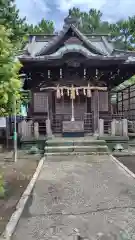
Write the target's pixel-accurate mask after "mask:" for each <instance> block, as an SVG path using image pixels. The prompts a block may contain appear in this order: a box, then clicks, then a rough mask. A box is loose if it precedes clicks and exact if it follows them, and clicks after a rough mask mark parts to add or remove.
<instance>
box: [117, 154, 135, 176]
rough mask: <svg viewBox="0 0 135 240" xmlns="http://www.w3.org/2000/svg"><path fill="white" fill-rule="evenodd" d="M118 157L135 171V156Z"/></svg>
mask: <svg viewBox="0 0 135 240" xmlns="http://www.w3.org/2000/svg"><path fill="white" fill-rule="evenodd" d="M117 159H118V160H119V161H120V162H121V163H123V164H124V165H125V166H126V167H128V168H129V169H130V171H132V172H133V173H135V156H121V157H117Z"/></svg>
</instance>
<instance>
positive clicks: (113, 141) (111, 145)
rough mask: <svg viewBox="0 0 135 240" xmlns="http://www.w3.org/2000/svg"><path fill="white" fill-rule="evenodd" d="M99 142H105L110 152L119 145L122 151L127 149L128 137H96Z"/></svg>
mask: <svg viewBox="0 0 135 240" xmlns="http://www.w3.org/2000/svg"><path fill="white" fill-rule="evenodd" d="M98 139H100V140H105V141H106V144H107V146H108V147H109V149H110V150H111V151H112V150H113V148H114V147H115V145H116V144H118V143H120V144H121V145H122V146H123V148H124V149H128V145H129V144H128V141H129V137H124V136H103V137H98Z"/></svg>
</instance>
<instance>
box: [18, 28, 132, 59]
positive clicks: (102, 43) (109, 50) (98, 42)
mask: <svg viewBox="0 0 135 240" xmlns="http://www.w3.org/2000/svg"><path fill="white" fill-rule="evenodd" d="M70 30H72V31H73V33H74V35H75V36H76V37H77V38H78V39H79V40H80V41H81V42H82V43H84V44H83V45H84V46H85V47H84V46H82V45H80V44H77V43H76V44H75V43H73V44H71V43H70V45H65V46H63V47H60V48H59V43H61V41H62V39H63V41H64V37H65V34H66V33H68V31H70ZM108 38H109V36H102V35H100V34H97V35H96V34H93V35H92V34H89V35H84V34H83V33H81V32H80V31H79V30H78V29H77V27H76V26H74V25H73V24H69V25H66V26H64V27H63V29H62V31H61V32H60V33H59V34H55V35H43V34H42V35H37V36H32V35H31V36H30V41H29V42H28V43H27V44H26V46H25V48H24V51H23V52H21V55H20V56H19V58H20V60H21V59H23V60H24V59H25V58H26V59H31V60H32V61H33V60H34V59H35V60H37V59H41V58H43V57H44V59H45V60H46V59H53V58H54V59H55V58H56V59H57V57H58V56H59V57H60V56H63V54H65V53H66V52H69V51H70V52H71V51H72V52H74V51H75V52H80V53H83V54H84V55H85V56H86V57H89V56H92V57H94V56H95V57H99V59H102V57H103V59H104V57H108V58H109V59H111V58H113V57H114V60H115V59H116V58H118V59H121V58H123V60H124V61H126V60H127V63H128V62H129V61H133V62H134V61H135V59H134V58H133V57H134V56H135V52H131V51H124V50H119V49H115V47H114V44H113V43H112V42H111V41H109V39H108ZM53 47H54V49H55V50H54V52H51V51H50V50H52V49H53ZM58 48H59V49H58Z"/></svg>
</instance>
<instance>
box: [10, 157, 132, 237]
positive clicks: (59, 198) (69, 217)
mask: <svg viewBox="0 0 135 240" xmlns="http://www.w3.org/2000/svg"><path fill="white" fill-rule="evenodd" d="M61 160H62V161H61ZM74 229H78V230H79V232H80V235H81V236H82V239H89V240H91V239H92V240H93V239H102V240H107V239H108V240H110V239H114V240H117V239H120V240H122V239H123V240H124V239H125V240H128V239H130V240H131V239H135V180H134V179H133V178H132V177H130V176H129V175H128V174H127V173H126V172H125V171H124V170H123V169H121V168H120V167H118V166H117V165H116V164H115V163H114V162H113V161H112V160H111V157H109V156H100V157H97V156H84V157H82V156H70V159H69V157H48V159H47V160H46V161H45V163H44V167H43V169H42V171H41V173H40V176H39V178H38V181H37V183H36V186H35V188H34V191H33V193H32V196H31V198H30V200H29V202H28V205H27V207H26V208H25V211H24V213H23V216H22V217H21V219H20V221H19V224H18V226H17V229H16V232H15V234H14V235H13V238H12V239H13V240H24V239H29V240H43V239H44V240H46V239H58V240H68V239H71V235H72V234H73V233H74ZM102 234H104V237H103V236H102ZM97 236H98V237H97ZM120 236H121V237H120ZM124 237H125V238H124Z"/></svg>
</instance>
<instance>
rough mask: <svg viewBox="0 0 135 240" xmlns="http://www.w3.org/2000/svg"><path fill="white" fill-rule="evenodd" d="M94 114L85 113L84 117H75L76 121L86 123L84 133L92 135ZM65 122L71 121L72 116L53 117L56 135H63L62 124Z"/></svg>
mask: <svg viewBox="0 0 135 240" xmlns="http://www.w3.org/2000/svg"><path fill="white" fill-rule="evenodd" d="M92 116H93V114H92V113H85V114H84V116H79V115H76V116H75V121H83V122H84V132H85V133H92V132H93V119H92ZM63 121H71V114H54V115H53V116H52V119H51V122H52V131H53V132H54V133H62V122H63Z"/></svg>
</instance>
